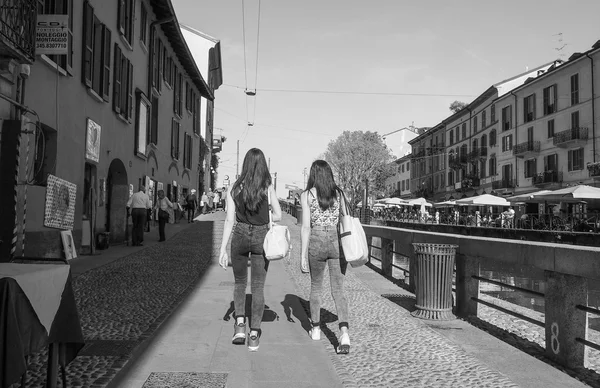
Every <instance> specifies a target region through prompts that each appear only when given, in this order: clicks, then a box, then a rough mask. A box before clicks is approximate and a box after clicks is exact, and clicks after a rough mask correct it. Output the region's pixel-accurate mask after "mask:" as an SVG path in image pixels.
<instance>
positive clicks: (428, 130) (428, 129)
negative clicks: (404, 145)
mask: <svg viewBox="0 0 600 388" xmlns="http://www.w3.org/2000/svg"><path fill="white" fill-rule="evenodd" d="M443 127H444V122H441V123H439V124H437V125H436V126H434V127H423V128H419V132H420V130H424V132H423V133H421V134H420V135H419V136H417V137H415V138H414V139H411V140H409V141H408V144H410V145H412V144H414V143H416V142H418V141H420V140H423V139H424V138H426V137H427V135H431V134H433V133H435V132H436V131H437V130H439V129H441V128H443Z"/></svg>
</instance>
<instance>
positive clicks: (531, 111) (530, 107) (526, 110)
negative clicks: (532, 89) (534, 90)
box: [523, 94, 535, 123]
mask: <svg viewBox="0 0 600 388" xmlns="http://www.w3.org/2000/svg"><path fill="white" fill-rule="evenodd" d="M533 120H535V94H532V95H529V96H527V97H525V98H524V99H523V122H525V123H528V122H530V121H533Z"/></svg>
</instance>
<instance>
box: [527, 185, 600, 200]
mask: <svg viewBox="0 0 600 388" xmlns="http://www.w3.org/2000/svg"><path fill="white" fill-rule="evenodd" d="M534 199H541V200H546V201H566V202H573V201H572V200H576V201H577V202H578V201H580V200H583V199H600V188H598V187H593V186H588V185H577V186H571V187H565V188H564V189H559V190H554V191H550V192H548V193H542V194H537V195H535V196H534Z"/></svg>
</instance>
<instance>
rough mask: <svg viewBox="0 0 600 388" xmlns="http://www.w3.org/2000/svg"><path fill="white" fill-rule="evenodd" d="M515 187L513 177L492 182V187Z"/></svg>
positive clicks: (495, 188)
mask: <svg viewBox="0 0 600 388" xmlns="http://www.w3.org/2000/svg"><path fill="white" fill-rule="evenodd" d="M514 187H515V181H514V179H501V180H499V181H493V182H492V189H494V190H497V189H512V188H514Z"/></svg>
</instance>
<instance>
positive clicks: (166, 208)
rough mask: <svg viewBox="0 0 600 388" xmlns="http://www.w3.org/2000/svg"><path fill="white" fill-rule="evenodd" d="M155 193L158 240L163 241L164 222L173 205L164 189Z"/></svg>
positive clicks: (167, 220)
mask: <svg viewBox="0 0 600 388" xmlns="http://www.w3.org/2000/svg"><path fill="white" fill-rule="evenodd" d="M157 194H158V199H157V200H156V211H158V236H159V239H158V241H159V242H163V241H165V224H166V223H167V222H169V218H170V217H171V213H172V212H173V208H174V206H173V203H171V201H169V199H168V198H167V197H165V192H164V190H158V193H157Z"/></svg>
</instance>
